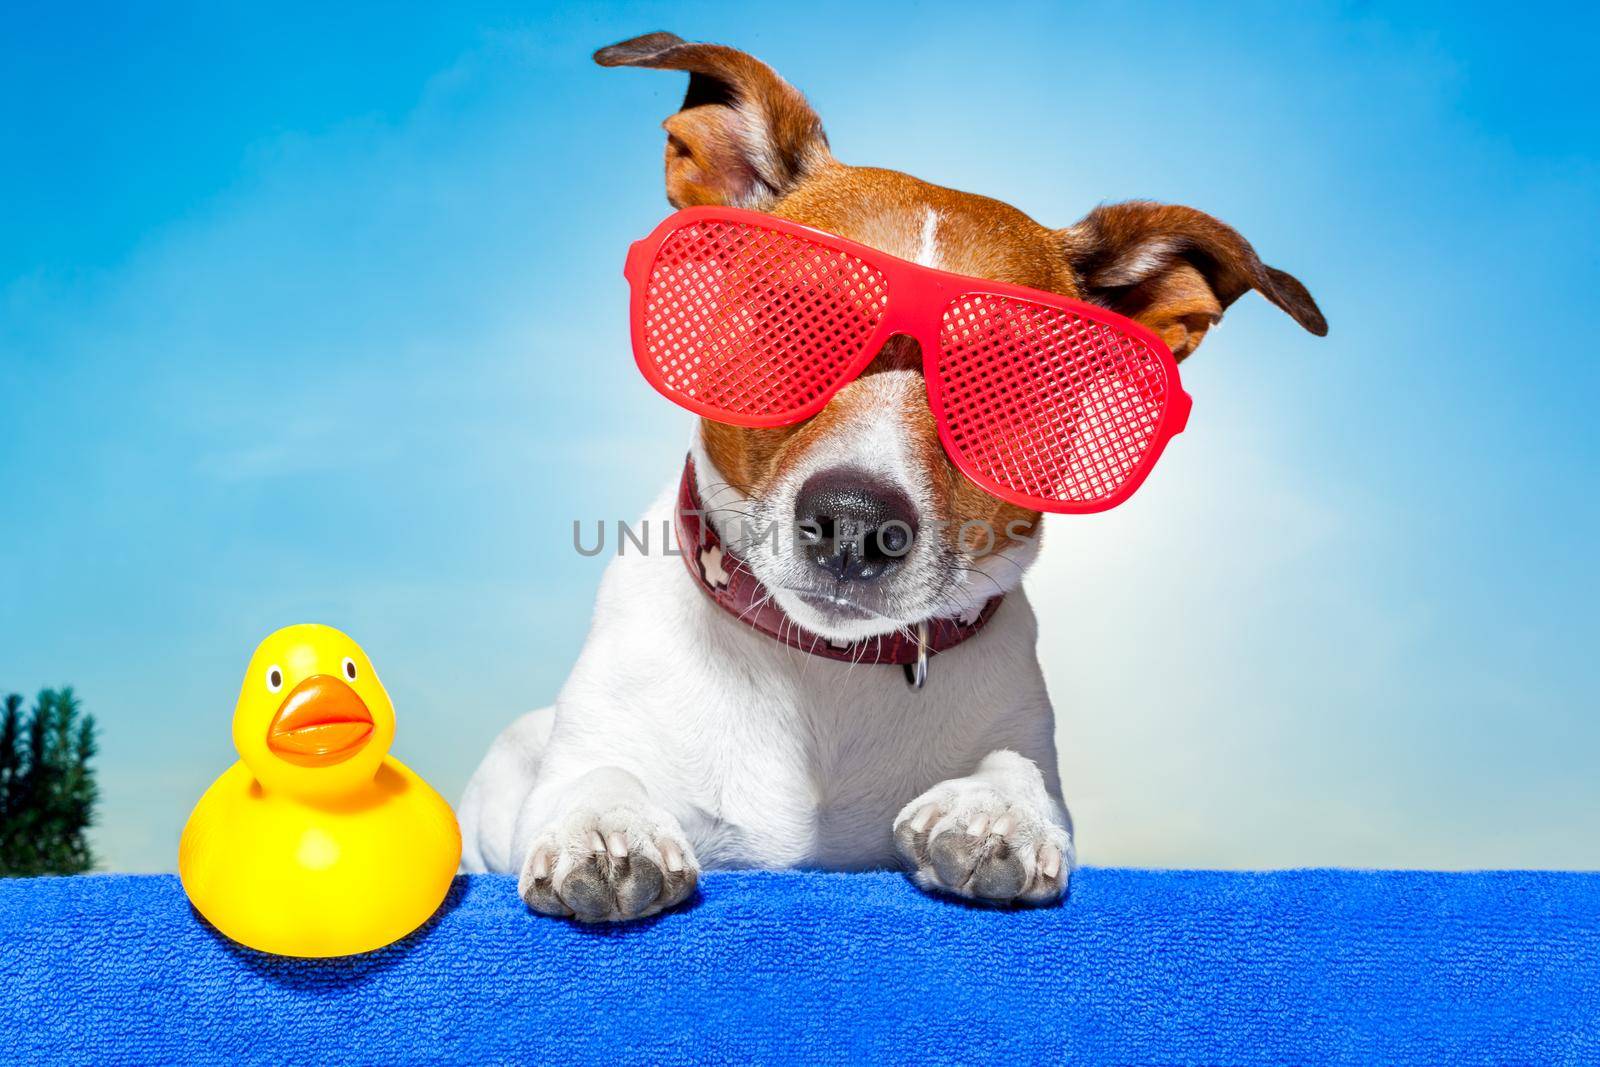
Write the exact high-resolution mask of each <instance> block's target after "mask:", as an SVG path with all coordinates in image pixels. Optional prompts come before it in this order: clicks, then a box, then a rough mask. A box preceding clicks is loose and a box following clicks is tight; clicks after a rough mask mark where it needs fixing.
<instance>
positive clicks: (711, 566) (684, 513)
mask: <svg viewBox="0 0 1600 1067" xmlns="http://www.w3.org/2000/svg"><path fill="white" fill-rule="evenodd" d="M677 528H678V547H679V549H680V550H681V553H682V555H683V562H684V565H685V566H686V567H687V568H688V570H689V575H690V577H692V578H693V579H694V580H695V583H696V584H698V585H699V586H700V588H701V589H702V590H704V591H705V593H706V595H707V596H709V597H710V598H711V599H712V600H714V601H716V602H717V604H719V605H720V606H721V607H722V608H723V609H724V610H726V611H727V612H728V613H729V614H730V615H732V616H734V617H735V618H736V619H738V620H739V621H740V622H742V623H744V624H745V625H746V626H749V627H751V628H753V629H756V630H759V631H761V632H762V633H764V634H766V635H767V636H768V637H771V638H773V639H774V640H777V641H782V642H783V643H784V644H786V645H789V646H790V647H792V648H798V649H800V650H801V651H802V652H807V653H810V654H811V655H813V656H822V657H824V658H826V659H833V660H840V661H842V662H845V663H867V664H898V665H900V666H902V667H904V668H905V675H906V681H907V682H908V683H909V684H910V685H911V687H912V688H913V689H920V688H922V683H923V681H924V680H925V679H926V678H927V673H928V657H929V656H933V655H937V654H938V653H940V652H943V651H945V650H946V649H949V648H954V647H955V646H956V645H959V644H960V643H961V642H963V641H965V640H966V639H967V638H969V637H971V636H972V635H973V634H975V633H977V632H978V631H979V630H981V629H983V625H984V623H986V622H988V621H989V619H990V617H991V616H993V615H994V613H995V609H996V608H998V607H999V606H1000V600H1001V597H998V596H996V597H991V598H990V599H989V600H988V601H987V602H986V603H985V604H984V605H983V607H982V608H981V609H979V611H978V613H977V615H976V616H974V617H973V618H972V619H971V620H970V621H963V620H962V619H957V618H938V619H926V620H924V621H922V622H919V623H916V624H915V625H914V626H912V627H911V628H910V630H911V632H910V633H909V634H908V633H906V632H905V631H896V632H895V633H891V634H883V635H880V636H877V637H867V638H862V639H861V640H859V641H834V640H830V639H829V638H826V637H823V636H822V635H820V634H816V633H813V632H811V631H810V630H807V629H805V628H804V627H802V626H801V625H800V624H799V623H797V622H795V621H794V619H792V618H790V617H789V615H788V614H787V613H785V612H784V610H783V609H782V608H780V607H779V606H778V605H777V603H776V601H775V600H774V599H773V597H772V595H771V593H770V592H769V591H768V589H767V587H766V586H764V585H762V584H761V581H760V580H759V579H758V578H756V576H755V574H754V573H753V572H752V571H751V570H750V568H749V566H748V565H747V564H746V563H745V561H744V560H743V559H741V558H740V557H739V556H737V555H735V554H734V553H733V552H731V551H730V550H729V549H728V548H727V547H726V546H724V545H723V543H722V538H721V537H719V536H718V535H717V531H716V527H715V526H714V525H713V524H712V523H710V522H708V521H706V517H705V508H704V505H702V504H701V502H700V490H699V486H698V484H697V483H696V481H695V474H694V458H693V457H692V456H691V457H689V458H688V459H687V460H686V461H685V462H684V464H683V479H682V481H681V482H679V484H678V508H677Z"/></svg>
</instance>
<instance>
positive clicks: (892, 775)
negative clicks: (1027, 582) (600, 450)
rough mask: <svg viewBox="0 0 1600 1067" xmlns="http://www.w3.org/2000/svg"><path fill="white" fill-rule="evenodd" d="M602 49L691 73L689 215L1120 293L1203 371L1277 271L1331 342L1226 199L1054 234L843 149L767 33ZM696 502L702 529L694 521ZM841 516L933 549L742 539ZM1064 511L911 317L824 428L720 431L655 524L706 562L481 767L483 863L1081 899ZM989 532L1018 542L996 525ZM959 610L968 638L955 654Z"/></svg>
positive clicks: (1311, 322) (684, 166) (599, 904)
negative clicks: (932, 399) (914, 329)
mask: <svg viewBox="0 0 1600 1067" xmlns="http://www.w3.org/2000/svg"><path fill="white" fill-rule="evenodd" d="M594 58H595V60H596V62H598V63H599V64H600V65H601V66H605V67H645V68H653V69H658V70H671V71H684V72H687V73H688V74H689V87H688V93H687V95H686V97H685V99H684V103H683V107H682V109H681V110H679V111H678V112H677V113H676V114H674V115H672V116H671V117H669V118H668V119H667V120H666V122H665V124H664V125H665V129H666V133H667V146H666V192H667V199H668V200H669V201H670V202H671V203H672V205H673V206H674V207H677V208H684V207H690V206H696V205H721V206H725V207H738V208H745V209H751V210H755V211H759V212H763V213H766V214H767V215H770V216H775V217H777V218H780V219H787V220H791V221H794V222H797V223H802V224H805V225H807V226H809V227H813V228H815V229H817V230H822V231H825V232H827V233H829V234H835V235H839V236H841V237H845V238H848V239H851V240H853V241H856V242H859V243H860V244H863V245H868V246H871V247H872V248H875V249H878V250H880V251H882V252H884V253H887V254H889V255H892V256H895V257H898V258H900V259H904V260H909V261H912V262H913V263H917V264H921V265H923V266H928V267H934V268H937V269H940V270H943V271H950V272H954V273H957V274H964V275H971V276H976V277H978V278H983V279H989V280H992V281H997V282H1005V283H1011V284H1015V285H1021V286H1026V287H1029V288H1031V289H1036V290H1045V291H1048V292H1052V293H1056V294H1061V295H1063V296H1067V297H1073V298H1077V299H1080V300H1083V301H1087V302H1090V303H1094V304H1098V305H1101V306H1103V307H1106V308H1109V309H1111V310H1114V311H1116V312H1118V313H1120V314H1122V315H1124V316H1127V317H1128V318H1131V319H1133V320H1134V321H1136V322H1137V323H1139V324H1142V325H1143V326H1144V327H1145V328H1147V329H1148V330H1149V331H1150V332H1152V333H1153V334H1155V335H1156V336H1158V337H1159V338H1160V339H1161V340H1162V341H1163V342H1165V344H1166V345H1167V347H1168V348H1169V349H1170V350H1171V352H1172V354H1173V356H1174V357H1175V358H1176V359H1178V360H1182V359H1184V358H1186V357H1187V356H1189V355H1191V354H1192V353H1193V352H1194V350H1195V349H1196V348H1197V347H1198V346H1199V344H1200V342H1201V341H1202V339H1203V338H1204V337H1205V336H1206V333H1207V331H1208V330H1210V328H1211V327H1212V326H1214V325H1215V324H1216V323H1217V322H1218V321H1219V320H1220V319H1221V317H1222V313H1223V311H1224V310H1225V309H1226V308H1227V307H1228V306H1229V305H1231V304H1232V303H1233V302H1234V301H1235V300H1236V299H1238V298H1239V297H1240V296H1242V295H1243V294H1244V293H1245V292H1246V291H1248V290H1251V289H1254V290H1256V291H1257V292H1258V293H1260V294H1261V295H1262V296H1264V297H1266V298H1267V299H1268V300H1269V301H1271V302H1272V303H1273V304H1275V305H1277V306H1278V307H1279V308H1281V309H1282V310H1283V311H1285V312H1286V313H1288V314H1289V315H1290V316H1291V317H1292V318H1294V320H1295V321H1296V322H1298V323H1299V324H1300V325H1301V326H1303V327H1304V328H1306V329H1307V330H1309V331H1311V332H1312V333H1314V334H1317V335H1319V336H1320V335H1322V334H1324V333H1326V330H1327V325H1326V322H1325V321H1324V319H1323V317H1322V314H1321V312H1320V311H1319V310H1318V309H1317V305H1316V303H1315V301H1313V300H1312V298H1311V296H1310V294H1309V293H1308V292H1307V291H1306V289H1305V287H1304V286H1303V285H1301V284H1300V282H1299V281H1297V280H1296V279H1295V278H1294V277H1292V276H1291V275H1289V274H1286V273H1284V272H1283V271H1279V270H1276V269H1274V268H1272V267H1268V266H1265V265H1264V264H1263V263H1262V262H1261V260H1260V259H1259V258H1258V257H1257V255H1256V253H1255V251H1254V250H1253V249H1252V247H1251V246H1250V244H1249V243H1248V242H1247V241H1246V240H1245V239H1244V238H1243V237H1241V236H1240V235H1239V234H1238V233H1237V232H1236V231H1234V230H1233V229H1231V228H1230V227H1228V226H1226V225H1224V224H1223V223H1222V222H1220V221H1218V220H1217V219H1215V218H1212V217H1211V216H1209V215H1207V214H1204V213H1202V212H1200V211H1197V210H1194V209H1192V208H1188V207H1179V206H1171V205H1159V204H1154V203H1147V202H1132V203H1120V204H1111V205H1103V206H1100V207H1097V208H1095V209H1094V210H1093V211H1091V212H1090V213H1089V214H1088V215H1087V217H1085V218H1084V219H1082V220H1081V221H1080V222H1078V223H1076V224H1075V225H1071V226H1068V227H1066V228H1064V229H1051V228H1048V227H1046V226H1043V225H1041V224H1039V223H1037V222H1035V221H1033V220H1032V219H1031V218H1029V217H1028V216H1027V215H1025V214H1023V213H1022V212H1021V211H1019V210H1017V209H1016V208H1013V207H1011V206H1009V205H1007V204H1004V203H1001V202H999V201H996V200H991V199H988V198H985V197H982V196H976V195H972V194H969V193H962V192H956V191H954V190H950V189H944V188H940V187H938V186H934V185H930V184H928V183H926V182H923V181H919V180H918V179H916V178H913V177H910V176H909V175H906V174H902V173H899V172H896V171H890V170H880V169H874V168H866V167H853V166H847V165H845V164H843V163H840V162H838V161H837V160H836V159H835V158H834V157H833V155H832V154H831V152H830V151H829V147H828V141H827V138H826V136H825V135H824V134H823V129H822V123H821V121H820V120H819V119H818V117H817V115H816V114H815V113H814V112H813V111H812V109H811V107H810V105H809V104H808V103H807V102H806V100H805V98H804V97H803V96H802V95H801V94H800V92H798V91H797V90H796V89H795V88H794V87H792V86H791V85H790V84H789V83H788V82H786V81H784V80H783V79H782V78H780V77H779V76H778V75H777V74H776V73H775V72H774V71H773V70H772V69H771V68H769V67H768V66H766V65H765V64H764V63H762V62H761V61H759V60H757V59H755V58H754V57H752V56H750V55H747V54H745V53H744V52H740V51H738V50H735V49H733V48H729V47H725V46H721V45H713V44H700V43H690V42H686V41H684V40H682V39H681V38H679V37H677V36H675V35H673V34H669V33H651V34H646V35H644V36H641V37H636V38H633V39H631V40H627V41H623V42H621V43H620V44H616V45H612V46H610V47H608V48H603V49H601V50H600V51H598V52H596V53H595V57H594ZM685 501H688V502H689V503H691V504H698V505H699V507H698V508H697V509H691V510H695V511H697V512H698V513H699V514H700V515H701V516H702V518H701V519H700V520H699V522H697V523H691V524H689V525H688V526H685V525H684V520H683V514H684V508H683V506H682V505H683V504H684V503H685ZM818 518H820V519H822V520H823V521H825V522H830V523H831V522H833V521H835V520H837V521H839V522H840V523H844V522H850V521H853V522H855V523H856V524H857V525H858V526H860V527H865V528H870V529H887V528H888V525H889V524H890V523H894V524H898V526H900V527H903V528H904V530H905V531H906V533H907V536H904V537H901V538H900V539H899V544H900V547H901V548H902V549H903V551H902V552H901V553H899V554H898V555H896V556H895V557H894V558H892V559H891V558H888V557H887V556H886V555H884V554H883V553H881V552H880V553H877V554H876V555H875V553H874V552H873V551H872V550H871V547H870V545H869V546H868V547H867V548H863V547H862V544H860V543H858V544H856V546H855V548H854V551H853V552H852V550H851V549H850V548H849V547H848V546H847V547H845V548H840V547H839V546H838V545H837V544H833V543H831V542H829V543H824V544H823V545H822V546H821V547H820V548H819V547H818V545H817V543H816V541H815V539H814V538H813V539H810V540H807V539H806V538H803V537H802V538H799V539H797V540H796V541H795V542H794V543H784V542H782V541H781V540H779V539H771V540H765V539H755V540H751V539H749V538H741V537H739V536H738V535H737V533H736V531H735V530H734V526H735V525H736V524H738V523H742V522H744V521H747V520H758V521H764V522H768V523H771V522H784V521H789V520H795V519H799V520H801V521H802V522H803V521H804V520H807V519H818ZM1040 519H1041V515H1040V513H1039V512H1037V511H1032V510H1029V509H1028V508H1025V507H1022V506H1019V505H1017V504H1014V503H1008V502H1006V501H1003V500H1001V499H999V498H998V497H996V496H993V495H990V493H988V492H986V491H985V490H983V489H982V488H980V487H979V486H978V485H977V484H976V483H975V482H974V481H972V480H970V479H969V478H967V477H966V476H964V475H963V474H962V473H961V472H960V471H958V470H957V468H956V467H955V466H954V465H953V464H952V462H951V460H950V459H949V458H948V457H947V455H946V452H945V450H944V449H943V448H942V447H941V443H940V440H939V437H938V434H937V432H936V426H935V421H934V418H933V415H932V414H931V412H930V407H929V401H928V397H927V390H926V386H925V384H924V381H923V374H922V363H921V360H920V357H919V353H918V345H917V342H916V341H914V340H913V339H911V338H909V337H905V336H895V337H892V338H891V339H890V340H889V341H888V342H887V343H885V344H884V345H883V346H882V348H881V350H880V351H879V352H877V353H876V354H875V355H874V356H873V358H872V362H871V364H870V365H869V366H868V367H867V369H866V371H865V372H864V373H862V374H861V375H860V376H859V377H858V378H856V379H855V380H853V381H851V382H850V383H849V384H848V385H846V386H844V387H843V388H842V389H840V390H839V391H838V392H837V393H836V394H834V395H833V396H832V398H831V399H830V400H828V402H827V404H826V406H825V407H824V408H822V410H821V411H820V413H819V414H817V415H815V416H814V417H812V418H810V419H808V420H806V421H804V422H802V423H800V424H798V425H792V426H779V427H769V428H747V427H739V426H732V425H727V424H725V423H720V422H715V421H711V420H708V419H702V420H701V421H700V423H699V426H698V431H697V433H696V435H695V437H694V440H693V441H692V443H691V445H690V448H689V456H688V463H687V470H686V472H685V474H684V475H683V477H682V478H681V479H680V480H679V481H678V482H677V483H675V485H674V486H673V487H672V488H670V489H669V490H668V491H666V492H665V493H663V494H662V496H661V497H660V498H659V499H657V500H656V502H655V503H654V504H653V505H652V506H651V507H650V509H649V511H648V512H647V514H646V517H645V523H644V526H645V529H646V530H649V529H660V530H665V529H666V528H669V527H672V526H673V525H674V523H678V524H679V525H678V529H679V541H680V542H683V541H684V539H685V537H686V536H687V537H688V538H689V540H690V541H691V542H692V543H688V544H683V545H682V546H681V551H683V552H686V553H688V554H689V562H690V566H689V567H687V568H686V567H685V565H684V561H683V560H682V559H679V558H676V557H675V556H674V555H672V554H668V553H662V552H655V553H641V552H632V553H619V555H618V557H617V558H616V559H615V560H613V562H612V563H611V564H610V566H609V567H608V569H607V571H606V574H605V577H604V579H603V580H602V582H601V586H600V590H599V595H598V599H597V602H596V605H595V611H594V620H593V625H592V627H591V629H590V631H589V636H588V640H587V642H586V644H585V645H584V647H583V650H582V653H581V655H580V656H579V658H578V662H577V664H576V666H575V667H574V669H573V672H572V674H571V676H570V678H569V679H568V681H567V683H566V685H565V686H564V687H563V688H562V690H561V692H560V694H559V696H558V697H557V700H556V704H555V706H554V707H553V708H545V709H542V710H540V711H535V712H532V713H529V714H527V715H525V716H523V717H522V718H520V719H518V720H517V721H515V722H514V723H512V724H511V725H510V726H509V727H508V728H507V729H506V730H505V731H504V732H503V733H502V734H501V735H500V736H499V737H498V738H497V739H496V740H495V741H494V742H493V744H492V746H491V748H490V749H489V752H488V754H487V755H486V756H485V757H484V759H483V761H482V764H481V765H480V766H479V768H478V769H477V771H476V773H475V774H474V775H473V777H472V779H471V781H470V783H469V784H468V786H467V789H466V792H465V795H464V797H463V799H462V802H461V808H460V816H461V826H462V833H463V839H464V849H463V858H462V867H463V869H464V870H466V871H496V872H504V873H514V874H516V875H517V876H518V891H519V893H520V894H521V896H522V898H523V900H525V901H526V903H527V904H528V906H529V907H530V908H532V909H534V910H536V911H539V912H544V913H548V914H551V915H558V916H566V917H570V918H575V919H578V920H582V921H588V922H600V921H606V920H612V921H617V920H628V919H635V918H639V917H642V916H648V915H651V914H654V913H656V912H659V911H661V910H662V909H665V908H669V907H672V906H673V905H675V904H678V903H679V902H681V901H683V900H685V899H686V898H688V897H689V896H690V895H691V894H692V893H693V892H694V891H695V887H696V883H697V879H698V877H699V873H700V871H701V870H702V869H703V868H718V867H758V868H789V867H810V868H822V869H827V870H839V871H851V870H862V869H870V868H884V867H892V866H896V865H903V866H904V868H905V869H906V870H907V871H908V872H909V874H910V876H911V877H912V878H913V879H914V881H915V882H916V883H917V884H918V885H919V886H922V887H923V888H924V889H927V890H930V891H933V892H936V893H943V894H949V895H951V896H955V897H959V898H966V899H969V900H972V901H981V902H987V903H993V904H1047V903H1050V902H1053V901H1056V900H1058V899H1059V898H1060V897H1061V896H1062V895H1063V894H1064V893H1065V892H1066V890H1067V886H1068V883H1069V879H1070V876H1071V872H1072V870H1073V866H1074V863H1075V851H1074V846H1073V834H1072V822H1071V819H1070V817H1069V815H1068V813H1067V808H1066V805H1065V803H1064V802H1063V799H1062V788H1061V781H1060V775H1059V773H1058V770H1057V763H1056V748H1055V722H1054V715H1053V712H1052V710H1051V704H1050V698H1049V695H1048V694H1047V693H1046V691H1045V683H1044V678H1043V675H1042V673H1041V671H1040V667H1039V663H1038V660H1037V657H1036V655H1035V643H1036V642H1035V639H1036V630H1037V627H1036V622H1035V618H1034V613H1033V610H1032V608H1031V607H1030V606H1029V604H1028V600H1027V596H1026V594H1025V592H1024V591H1023V590H1022V589H1021V588H1020V585H1019V583H1020V580H1021V578H1022V575H1023V573H1024V572H1025V571H1026V570H1027V568H1028V565H1029V564H1030V562H1031V561H1032V560H1033V559H1034V557H1035V555H1036V553H1037V551H1038V549H1039V537H1038V536H1037V533H1036V531H1037V529H1038V525H1039V522H1040ZM971 524H977V526H978V527H979V528H982V529H985V530H988V531H991V534H992V536H989V537H986V538H983V539H981V541H982V543H976V542H978V541H979V540H980V539H979V538H976V537H969V536H967V535H966V533H965V532H964V531H968V530H969V529H970V528H971ZM835 540H842V539H835ZM907 542H909V543H908V544H907ZM734 547H739V548H741V549H742V551H741V555H742V557H743V559H742V564H741V565H742V566H743V567H744V568H746V569H747V571H748V573H749V575H751V576H752V580H753V581H755V582H758V583H759V587H761V588H763V589H764V590H765V592H764V593H763V595H762V596H761V598H760V600H759V601H750V602H749V603H747V604H745V605H744V606H743V610H741V611H739V612H738V613H735V612H734V611H731V610H724V609H725V608H726V607H728V606H729V605H727V604H725V603H718V596H719V595H722V594H723V593H725V592H726V590H725V586H726V583H727V581H728V575H727V573H726V570H725V568H724V566H723V564H724V562H726V559H727V558H731V557H725V555H724V553H726V552H732V551H733V548H734ZM735 606H737V605H735ZM755 609H759V610H755ZM752 611H754V614H755V615H756V616H759V617H761V618H764V619H765V620H766V624H764V625H760V624H758V625H752V624H751V622H752V620H751V618H748V617H746V616H749V615H751V613H752ZM774 619H776V623H775V624H774V622H773V620H774ZM930 620H932V621H933V622H935V623H937V624H938V625H939V626H941V627H943V628H944V629H943V630H941V631H940V632H941V633H944V634H945V637H946V640H945V641H944V646H945V647H935V648H934V649H933V651H937V652H938V655H937V656H936V657H934V658H933V659H932V660H931V663H930V660H929V659H928V656H927V648H928V644H929V638H928V636H927V635H928V632H929V631H928V629H927V627H928V625H929V623H930ZM799 633H804V634H808V635H810V638H809V640H810V641H811V642H812V644H811V646H809V647H808V646H806V645H805V644H804V643H803V642H798V641H796V640H795V639H794V635H795V634H799ZM908 634H910V635H912V636H913V637H914V641H912V643H911V644H910V646H909V647H911V648H912V649H913V650H914V651H916V655H915V659H914V662H913V661H910V660H906V659H905V658H904V657H903V656H899V655H898V654H897V657H895V658H891V659H889V660H888V661H885V660H884V658H883V657H881V656H873V655H868V654H867V653H866V652H865V651H864V650H867V649H871V648H873V647H874V645H873V642H877V646H876V647H879V648H881V647H882V644H883V642H884V641H885V640H888V641H890V642H891V643H897V644H898V645H899V646H900V647H901V649H902V651H903V650H904V648H905V647H907V641H908V638H907V635H908ZM841 649H843V650H846V653H845V654H842V655H841V654H839V652H840V650H841ZM819 650H820V652H822V653H823V654H817V653H818V652H819ZM828 653H832V654H828ZM890 663H901V664H902V665H903V669H896V668H895V667H893V666H891V665H888V664H890ZM908 681H909V682H910V683H911V684H908ZM919 686H920V687H919Z"/></svg>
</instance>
